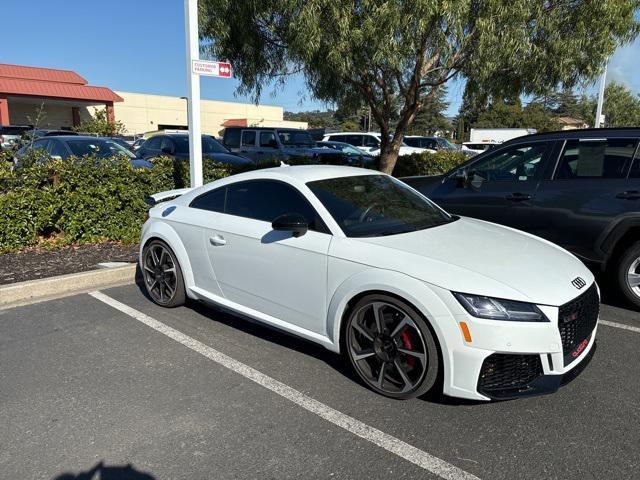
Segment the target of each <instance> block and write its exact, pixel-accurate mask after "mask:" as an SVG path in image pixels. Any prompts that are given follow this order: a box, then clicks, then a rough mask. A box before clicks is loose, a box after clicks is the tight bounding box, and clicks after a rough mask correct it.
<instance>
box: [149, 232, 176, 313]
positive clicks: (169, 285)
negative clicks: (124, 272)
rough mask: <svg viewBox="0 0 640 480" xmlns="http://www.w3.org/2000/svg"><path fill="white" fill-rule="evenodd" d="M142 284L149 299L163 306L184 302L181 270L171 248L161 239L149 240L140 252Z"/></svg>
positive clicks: (172, 305) (173, 305)
mask: <svg viewBox="0 0 640 480" xmlns="http://www.w3.org/2000/svg"><path fill="white" fill-rule="evenodd" d="M142 274H143V277H144V285H145V287H146V289H147V293H148V294H149V296H150V297H151V299H152V300H153V301H154V302H155V303H157V304H158V305H161V306H163V307H177V306H179V305H183V304H184V302H185V298H186V296H185V289H184V280H183V278H182V270H181V269H180V265H179V264H178V261H177V260H176V257H175V254H174V253H173V251H171V248H169V246H168V245H167V244H166V243H164V242H163V241H161V240H153V241H151V242H150V243H149V244H148V245H147V246H146V247H145V248H144V251H143V253H142Z"/></svg>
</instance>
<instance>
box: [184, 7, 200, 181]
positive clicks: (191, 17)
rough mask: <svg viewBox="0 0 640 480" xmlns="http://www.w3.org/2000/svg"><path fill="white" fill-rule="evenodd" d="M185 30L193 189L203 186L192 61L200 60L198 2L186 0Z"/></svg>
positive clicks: (197, 82) (197, 95)
mask: <svg viewBox="0 0 640 480" xmlns="http://www.w3.org/2000/svg"><path fill="white" fill-rule="evenodd" d="M184 28H185V34H186V37H187V42H186V44H187V83H188V86H189V88H188V96H187V97H188V98H187V122H188V124H189V177H190V178H191V187H200V186H201V185H202V127H201V125H200V77H199V76H198V74H197V73H195V72H194V71H193V68H192V66H191V65H192V60H193V59H198V58H200V49H199V47H200V44H199V42H198V0H184Z"/></svg>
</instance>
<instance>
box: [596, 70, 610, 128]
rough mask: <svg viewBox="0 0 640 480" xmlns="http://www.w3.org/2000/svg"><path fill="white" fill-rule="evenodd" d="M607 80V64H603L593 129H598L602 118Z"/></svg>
mask: <svg viewBox="0 0 640 480" xmlns="http://www.w3.org/2000/svg"><path fill="white" fill-rule="evenodd" d="M606 80H607V64H606V63H605V64H604V71H603V72H602V77H601V78H600V91H599V92H598V108H597V109H596V121H595V125H594V127H595V128H600V127H601V126H602V125H601V122H600V120H601V118H602V104H603V103H604V84H605V82H606Z"/></svg>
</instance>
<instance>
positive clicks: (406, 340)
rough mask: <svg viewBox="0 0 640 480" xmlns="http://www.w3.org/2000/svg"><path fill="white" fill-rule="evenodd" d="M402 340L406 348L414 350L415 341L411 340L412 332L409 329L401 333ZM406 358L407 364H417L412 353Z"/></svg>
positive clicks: (411, 365)
mask: <svg viewBox="0 0 640 480" xmlns="http://www.w3.org/2000/svg"><path fill="white" fill-rule="evenodd" d="M400 340H402V346H403V347H404V348H406V349H407V350H413V343H412V342H411V334H410V333H409V332H408V331H407V330H404V331H403V332H402V333H401V334H400ZM405 358H406V360H407V365H409V366H410V367H413V366H414V365H415V363H416V358H415V357H413V356H411V355H405Z"/></svg>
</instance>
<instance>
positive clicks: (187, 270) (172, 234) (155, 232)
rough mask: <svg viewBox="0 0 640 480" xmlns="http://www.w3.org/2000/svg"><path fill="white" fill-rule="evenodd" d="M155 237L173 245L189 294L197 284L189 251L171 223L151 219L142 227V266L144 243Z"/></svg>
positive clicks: (140, 259)
mask: <svg viewBox="0 0 640 480" xmlns="http://www.w3.org/2000/svg"><path fill="white" fill-rule="evenodd" d="M153 238H159V239H160V240H162V241H164V242H165V243H166V244H167V245H169V247H171V250H173V253H175V255H176V257H177V259H178V263H179V264H180V269H181V270H182V278H183V279H184V285H185V288H186V290H187V294H189V291H190V288H191V287H193V286H194V285H195V282H194V281H193V270H192V269H191V263H189V256H188V255H187V251H186V250H185V248H184V245H183V244H182V241H181V240H180V237H179V236H178V234H177V233H176V231H175V230H174V229H173V228H172V227H171V226H170V225H169V224H167V223H165V222H158V221H153V220H151V221H149V222H147V223H146V224H145V225H144V227H143V228H142V235H141V238H140V255H139V261H140V268H142V250H143V249H144V245H146V244H147V242H148V241H149V240H151V239H153Z"/></svg>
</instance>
